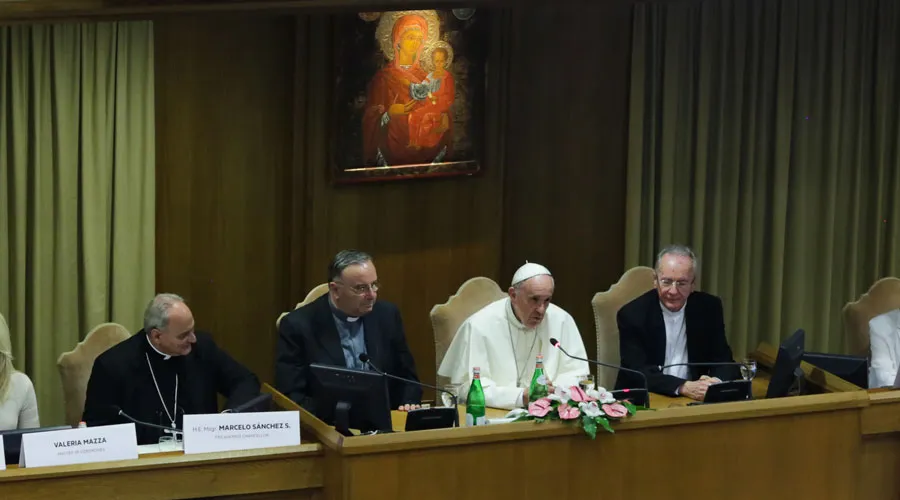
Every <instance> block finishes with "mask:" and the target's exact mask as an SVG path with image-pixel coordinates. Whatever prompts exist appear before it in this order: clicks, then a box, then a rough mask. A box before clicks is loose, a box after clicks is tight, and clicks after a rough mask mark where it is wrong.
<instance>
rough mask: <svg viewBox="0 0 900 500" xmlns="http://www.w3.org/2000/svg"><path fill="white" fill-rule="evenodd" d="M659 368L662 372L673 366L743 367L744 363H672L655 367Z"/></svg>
mask: <svg viewBox="0 0 900 500" xmlns="http://www.w3.org/2000/svg"><path fill="white" fill-rule="evenodd" d="M657 366H658V367H659V371H663V370H665V369H666V368H672V367H673V366H710V367H715V366H744V363H736V362H734V361H722V362H708V363H706V362H704V363H672V364H671V365H657Z"/></svg>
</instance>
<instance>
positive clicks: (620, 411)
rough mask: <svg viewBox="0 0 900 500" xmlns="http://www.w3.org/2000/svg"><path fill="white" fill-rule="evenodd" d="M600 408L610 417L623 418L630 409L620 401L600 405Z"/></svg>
mask: <svg viewBox="0 0 900 500" xmlns="http://www.w3.org/2000/svg"><path fill="white" fill-rule="evenodd" d="M600 409H602V410H603V413H605V414H606V416H607V417H610V418H622V417H624V416H626V415H628V409H627V408H625V407H624V406H623V405H621V404H619V403H613V404H611V405H603V406H601V407H600Z"/></svg>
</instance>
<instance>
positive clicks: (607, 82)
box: [501, 1, 631, 357]
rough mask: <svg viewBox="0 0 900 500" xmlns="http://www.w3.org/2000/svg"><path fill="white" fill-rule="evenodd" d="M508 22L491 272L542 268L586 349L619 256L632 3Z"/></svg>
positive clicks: (591, 350) (540, 11)
mask: <svg viewBox="0 0 900 500" xmlns="http://www.w3.org/2000/svg"><path fill="white" fill-rule="evenodd" d="M513 23H514V26H515V28H514V29H513V30H512V34H511V36H512V41H511V43H512V49H511V55H512V57H511V59H512V60H511V63H510V65H509V71H510V77H509V80H510V83H511V85H510V90H509V93H510V101H511V104H510V115H509V128H508V134H509V135H508V137H507V142H508V143H509V144H510V145H511V147H510V148H509V152H508V157H507V175H506V184H505V186H504V189H505V197H506V203H505V204H504V207H503V213H504V224H503V229H504V235H503V265H502V269H501V272H502V274H503V276H504V277H505V278H504V279H508V278H506V277H508V276H511V275H512V273H513V272H514V271H515V269H516V268H517V267H518V266H520V265H521V264H523V263H524V262H525V260H530V261H534V262H539V263H541V264H544V265H545V266H547V267H548V268H549V269H550V271H551V272H552V273H553V274H554V277H555V278H556V291H555V295H554V302H555V303H556V304H557V305H559V306H561V307H563V308H564V309H566V310H567V311H568V312H569V313H570V314H572V316H573V317H574V318H575V322H576V324H577V325H578V328H579V330H580V331H581V335H582V337H583V338H584V344H585V348H586V349H587V352H588V355H589V356H590V357H594V355H595V353H596V352H597V349H596V335H595V327H594V319H593V318H594V316H593V312H592V310H591V305H590V301H591V298H592V297H593V295H594V293H596V292H599V291H603V290H606V289H608V288H609V286H610V284H612V283H615V282H616V281H618V278H619V276H621V274H622V272H623V266H624V260H625V258H624V252H625V245H624V239H625V166H626V140H627V130H628V129H627V117H628V82H629V70H630V51H629V47H630V46H631V6H630V5H628V4H627V3H626V2H594V1H586V2H580V3H579V4H578V5H577V6H573V7H567V8H565V9H561V8H554V7H541V8H535V9H522V10H517V11H516V13H515V16H514V21H513Z"/></svg>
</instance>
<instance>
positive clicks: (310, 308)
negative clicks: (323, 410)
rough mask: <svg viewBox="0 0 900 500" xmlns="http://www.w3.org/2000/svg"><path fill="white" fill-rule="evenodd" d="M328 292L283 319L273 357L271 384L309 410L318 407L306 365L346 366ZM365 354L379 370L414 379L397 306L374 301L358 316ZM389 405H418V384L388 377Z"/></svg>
mask: <svg viewBox="0 0 900 500" xmlns="http://www.w3.org/2000/svg"><path fill="white" fill-rule="evenodd" d="M328 300H329V299H328V294H325V295H323V296H322V297H320V298H319V299H318V300H316V301H315V302H313V303H311V304H307V305H306V306H303V307H301V308H300V309H296V310H294V311H292V312H291V313H290V314H288V315H287V316H285V317H284V318H282V319H281V325H280V326H279V328H278V353H277V357H276V361H275V386H276V388H277V389H278V390H279V391H281V392H282V393H283V394H284V395H286V396H287V397H289V398H291V399H292V400H294V401H295V402H296V403H297V404H299V405H301V406H303V407H304V408H306V409H307V410H309V411H310V412H312V413H315V414H320V413H319V412H317V411H316V395H315V394H313V393H312V392H311V387H310V384H309V365H310V364H312V363H315V364H321V365H331V366H341V367H345V368H346V367H347V362H346V360H345V359H344V351H343V349H341V338H340V335H339V334H338V331H337V327H336V326H335V324H334V316H333V315H332V312H331V306H330V305H329V303H328ZM361 321H362V322H363V329H364V336H365V342H366V353H367V354H368V355H369V359H370V360H371V363H372V364H374V365H375V366H376V367H378V369H380V370H382V371H384V372H387V373H390V374H391V375H396V376H398V377H403V378H406V379H411V380H415V381H418V380H419V378H418V376H416V363H415V361H414V360H413V357H412V353H410V351H409V346H408V345H407V344H406V335H405V334H404V332H403V321H402V320H401V319H400V310H399V309H397V306H395V305H393V304H391V303H389V302H384V301H377V302H375V306H374V307H373V308H372V312H370V313H369V314H367V315H365V316H363V317H362V320H361ZM388 392H389V394H390V400H391V407H392V408H397V407H398V406H400V405H402V404H418V403H419V402H421V400H422V388H421V387H420V386H418V385H415V384H407V383H404V382H401V381H399V380H388Z"/></svg>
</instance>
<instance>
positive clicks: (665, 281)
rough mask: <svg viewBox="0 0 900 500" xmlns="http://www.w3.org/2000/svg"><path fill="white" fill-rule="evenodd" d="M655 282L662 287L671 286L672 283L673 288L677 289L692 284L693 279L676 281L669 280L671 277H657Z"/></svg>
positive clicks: (682, 288)
mask: <svg viewBox="0 0 900 500" xmlns="http://www.w3.org/2000/svg"><path fill="white" fill-rule="evenodd" d="M656 282H657V283H659V286H660V287H662V288H671V287H672V285H675V288H677V289H679V290H684V289H685V288H687V287H689V286H691V285H693V284H694V280H690V281H685V280H678V281H675V280H671V279H669V278H663V279H657V280H656Z"/></svg>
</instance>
